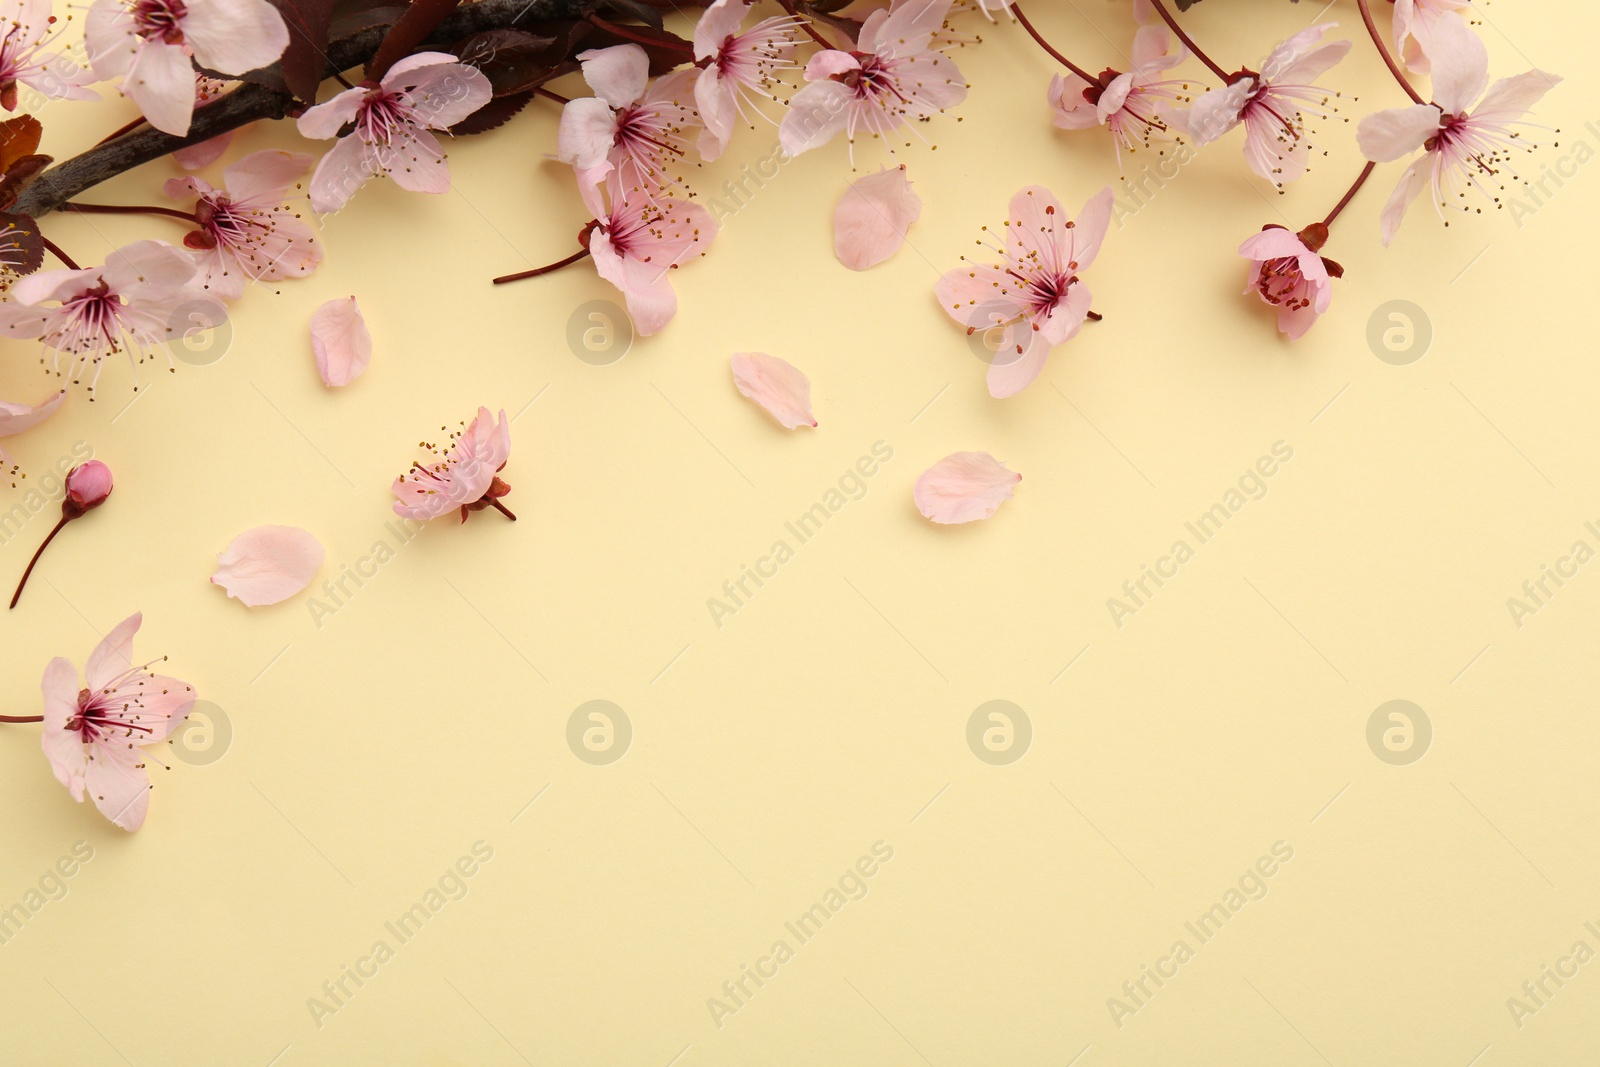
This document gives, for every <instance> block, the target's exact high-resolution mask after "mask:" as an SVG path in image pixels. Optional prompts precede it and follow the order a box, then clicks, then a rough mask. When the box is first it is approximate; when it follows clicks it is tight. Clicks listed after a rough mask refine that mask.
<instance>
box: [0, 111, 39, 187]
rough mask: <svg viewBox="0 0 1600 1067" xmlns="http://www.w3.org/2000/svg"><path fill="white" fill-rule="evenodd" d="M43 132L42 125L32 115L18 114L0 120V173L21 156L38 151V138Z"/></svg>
mask: <svg viewBox="0 0 1600 1067" xmlns="http://www.w3.org/2000/svg"><path fill="white" fill-rule="evenodd" d="M43 134H44V127H43V126H40V125H39V120H38V119H36V118H34V117H33V116H32V115H18V116H17V117H16V118H14V119H7V120H6V121H5V122H0V173H4V172H5V171H7V170H8V169H10V167H11V164H13V163H15V162H16V161H17V160H19V159H21V158H22V157H23V156H31V155H33V154H34V153H35V152H37V151H39V138H40V137H41V136H43Z"/></svg>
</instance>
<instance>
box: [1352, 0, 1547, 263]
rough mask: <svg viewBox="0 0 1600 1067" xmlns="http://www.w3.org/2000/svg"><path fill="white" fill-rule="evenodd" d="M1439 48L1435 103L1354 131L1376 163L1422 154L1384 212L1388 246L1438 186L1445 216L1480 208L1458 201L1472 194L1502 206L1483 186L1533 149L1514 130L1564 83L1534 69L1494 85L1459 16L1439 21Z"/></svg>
mask: <svg viewBox="0 0 1600 1067" xmlns="http://www.w3.org/2000/svg"><path fill="white" fill-rule="evenodd" d="M1433 44H1434V51H1433V56H1432V60H1433V98H1434V102H1433V103H1431V104H1414V105H1412V106H1411V107H1402V108H1392V109H1390V110H1387V111H1379V112H1377V113H1375V114H1372V115H1368V116H1367V117H1366V118H1364V119H1362V120H1361V126H1360V128H1359V129H1358V130H1357V133H1356V140H1357V142H1358V143H1359V144H1360V145H1361V151H1362V153H1363V154H1364V155H1365V156H1366V157H1367V158H1368V159H1370V160H1374V161H1375V162H1378V163H1387V162H1389V161H1390V160H1395V159H1399V158H1401V157H1402V156H1406V155H1409V154H1410V153H1412V152H1415V151H1416V150H1417V149H1419V148H1420V149H1422V150H1423V151H1422V155H1420V156H1418V157H1417V158H1416V159H1414V160H1412V162H1411V165H1410V166H1409V167H1407V168H1406V171H1405V173H1404V174H1403V175H1401V176H1400V183H1399V184H1398V185H1397V186H1395V190H1394V194H1393V195H1392V196H1391V197H1390V198H1389V202H1388V204H1387V205H1385V206H1384V209H1383V216H1382V219H1381V224H1382V232H1383V243H1384V244H1388V243H1389V242H1390V241H1392V240H1394V235H1395V233H1396V231H1398V230H1399V228H1400V220H1401V219H1403V218H1404V217H1405V213H1406V209H1407V208H1408V207H1410V206H1411V203H1412V201H1414V200H1415V199H1416V198H1417V197H1418V196H1420V195H1421V194H1422V190H1423V189H1424V188H1426V187H1431V188H1432V191H1433V202H1434V204H1436V205H1437V206H1438V209H1439V213H1440V215H1441V216H1442V215H1443V214H1444V208H1445V207H1447V206H1450V205H1455V206H1457V207H1460V208H1461V209H1462V210H1464V211H1471V210H1474V208H1473V207H1472V206H1469V205H1467V204H1461V203H1459V201H1461V200H1463V199H1464V198H1465V197H1466V196H1467V190H1468V189H1469V188H1470V189H1474V190H1477V191H1478V192H1479V193H1481V194H1483V196H1484V197H1485V198H1486V199H1488V200H1489V201H1490V202H1491V203H1493V204H1494V206H1495V207H1496V208H1498V207H1500V206H1501V204H1500V200H1501V198H1500V197H1499V196H1498V195H1497V194H1496V192H1495V191H1494V190H1491V189H1490V188H1488V187H1487V186H1486V184H1485V183H1487V182H1493V183H1494V184H1495V186H1496V187H1497V188H1498V189H1504V188H1505V187H1506V184H1507V183H1506V180H1505V178H1506V177H1507V176H1506V175H1503V174H1502V171H1504V170H1505V168H1506V166H1507V164H1508V163H1509V161H1510V160H1511V158H1512V154H1513V153H1514V152H1517V151H1524V152H1526V151H1532V149H1533V147H1534V146H1533V145H1531V144H1529V143H1528V142H1527V141H1525V140H1523V139H1522V137H1521V135H1520V133H1519V132H1518V131H1517V130H1515V129H1514V128H1513V126H1514V124H1516V123H1519V122H1521V121H1522V120H1523V117H1524V116H1525V115H1527V113H1528V109H1529V108H1531V107H1533V106H1534V105H1535V104H1537V103H1538V102H1539V101H1540V100H1541V99H1543V98H1544V94H1545V93H1547V92H1549V91H1550V90H1551V89H1553V88H1555V86H1556V85H1557V84H1559V83H1560V81H1561V78H1560V76H1558V75H1555V74H1547V73H1545V72H1544V71H1542V70H1530V71H1527V72H1525V73H1523V74H1518V75H1515V76H1513V77H1510V78H1501V79H1500V80H1499V81H1497V82H1495V83H1494V84H1493V85H1489V54H1488V51H1487V50H1486V49H1485V48H1484V47H1483V42H1482V41H1480V40H1479V39H1478V35H1477V34H1475V33H1473V32H1472V31H1471V30H1470V29H1468V28H1467V24H1466V23H1465V22H1464V21H1462V19H1461V17H1460V16H1459V15H1452V14H1447V15H1445V16H1444V17H1442V18H1441V19H1440V20H1439V24H1438V26H1437V27H1435V30H1434V36H1433ZM1485 86H1488V89H1487V91H1485ZM1513 184H1515V183H1514V182H1513ZM1476 210H1478V211H1482V210H1483V209H1482V208H1481V207H1478V208H1476ZM1446 225H1449V223H1448V222H1447V223H1446Z"/></svg>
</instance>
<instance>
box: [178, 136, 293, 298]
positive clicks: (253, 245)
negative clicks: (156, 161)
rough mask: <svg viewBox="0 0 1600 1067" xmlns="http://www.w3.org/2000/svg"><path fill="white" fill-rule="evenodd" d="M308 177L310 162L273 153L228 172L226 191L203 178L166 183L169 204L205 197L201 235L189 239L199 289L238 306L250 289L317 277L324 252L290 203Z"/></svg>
mask: <svg viewBox="0 0 1600 1067" xmlns="http://www.w3.org/2000/svg"><path fill="white" fill-rule="evenodd" d="M310 169H311V157H310V156H308V155H303V154H301V153H297V152H283V151H279V150H277V149H271V148H269V149H265V150H263V151H260V152H252V153H250V154H249V155H248V156H245V157H244V158H243V159H240V160H238V161H237V162H235V163H233V164H231V165H229V166H228V168H227V169H226V170H224V171H223V172H222V188H221V189H218V188H215V187H214V186H212V185H211V183H210V182H207V181H206V180H205V179H203V178H171V179H169V180H168V181H167V184H166V192H167V195H168V196H170V197H173V198H174V199H181V198H183V197H186V196H198V197H199V201H198V202H197V203H196V204H195V217H196V218H197V219H198V220H199V224H200V225H199V228H198V229H196V230H194V231H192V232H191V233H189V234H188V235H186V236H185V237H184V239H183V243H184V246H185V247H187V248H190V249H192V250H193V254H194V257H195V260H196V262H197V263H199V265H200V271H199V274H198V275H197V277H196V279H195V280H196V283H197V284H198V285H200V286H201V287H202V288H204V289H206V290H209V291H210V292H213V293H215V294H216V295H218V296H219V297H221V298H223V299H224V300H237V299H238V298H239V297H240V296H242V295H243V294H244V287H245V283H247V282H251V281H263V282H265V281H278V280H280V279H283V278H303V277H305V276H306V275H308V274H310V273H311V272H312V271H314V270H316V269H317V264H319V263H321V262H322V246H321V245H320V244H318V243H317V240H316V238H315V237H314V236H312V232H311V227H310V226H309V225H307V224H306V223H305V222H304V221H303V220H302V219H301V218H300V216H299V214H298V213H296V212H295V210H294V209H293V208H292V207H290V206H289V205H288V204H286V203H284V201H285V199H286V198H287V196H288V193H289V188H290V186H292V185H294V184H295V182H296V180H297V179H299V178H300V177H301V176H302V175H304V174H305V172H306V171H307V170H310Z"/></svg>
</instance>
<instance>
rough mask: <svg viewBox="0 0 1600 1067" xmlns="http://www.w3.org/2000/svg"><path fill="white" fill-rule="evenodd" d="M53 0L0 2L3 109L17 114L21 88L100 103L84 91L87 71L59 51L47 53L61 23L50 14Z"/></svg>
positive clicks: (88, 78)
mask: <svg viewBox="0 0 1600 1067" xmlns="http://www.w3.org/2000/svg"><path fill="white" fill-rule="evenodd" d="M50 7H51V0H0V26H3V27H4V28H5V33H4V35H3V36H0V106H3V107H4V108H5V109H6V110H7V111H15V110H16V109H17V104H18V102H19V101H18V93H17V86H18V85H26V86H27V87H28V88H30V89H32V90H33V91H34V92H36V93H39V94H40V95H41V96H44V97H45V98H47V99H51V100H98V99H99V98H100V94H99V93H97V92H95V91H94V90H93V89H86V88H84V86H85V84H86V83H88V82H89V81H91V80H93V78H92V76H91V75H90V73H89V72H88V71H87V70H84V69H83V68H82V67H80V66H78V65H77V64H76V63H74V62H72V60H70V59H68V58H67V57H66V56H65V55H63V54H62V53H61V52H60V51H54V52H52V51H48V50H47V49H48V48H49V46H50V45H51V44H52V43H54V39H55V37H56V35H57V34H58V33H59V32H60V30H61V26H62V23H61V22H60V21H59V20H57V18H56V16H55V15H53V14H51V13H50Z"/></svg>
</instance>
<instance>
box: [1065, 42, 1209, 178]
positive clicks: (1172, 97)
mask: <svg viewBox="0 0 1600 1067" xmlns="http://www.w3.org/2000/svg"><path fill="white" fill-rule="evenodd" d="M1170 43H1171V39H1170V35H1169V34H1168V32H1167V27H1166V26H1165V25H1164V24H1153V25H1149V26H1141V27H1139V30H1138V32H1137V33H1136V34H1135V35H1134V38H1133V54H1132V57H1131V58H1132V63H1131V64H1130V65H1129V69H1128V70H1127V71H1126V72H1119V71H1114V70H1107V71H1105V72H1104V73H1102V74H1101V75H1100V79H1101V83H1100V84H1096V85H1091V84H1089V83H1088V82H1086V81H1084V80H1083V79H1082V78H1081V77H1079V76H1078V75H1076V74H1066V75H1061V74H1058V75H1056V76H1055V77H1053V78H1051V79H1050V91H1049V101H1050V107H1051V109H1052V110H1053V111H1054V122H1055V124H1056V125H1057V126H1058V127H1060V128H1061V129H1063V130H1086V129H1091V128H1093V127H1095V126H1104V127H1105V128H1106V129H1107V130H1109V131H1110V133H1111V137H1112V143H1113V144H1115V146H1116V150H1117V161H1118V163H1119V164H1120V163H1121V161H1122V153H1123V151H1124V150H1125V149H1126V150H1129V151H1131V150H1132V149H1134V148H1136V147H1139V146H1144V147H1146V148H1148V147H1149V146H1150V142H1151V141H1152V139H1154V138H1157V137H1167V136H1169V134H1170V130H1169V128H1168V126H1167V122H1166V119H1165V118H1164V117H1163V116H1164V115H1165V114H1166V113H1167V112H1168V111H1170V110H1171V108H1172V106H1173V105H1174V104H1175V103H1176V102H1177V101H1179V100H1180V99H1183V98H1185V97H1187V92H1188V88H1189V84H1190V83H1189V82H1188V81H1186V80H1182V79H1163V78H1161V77H1159V75H1161V74H1163V73H1164V72H1166V71H1168V70H1171V69H1172V68H1173V67H1175V66H1177V65H1178V64H1179V63H1182V62H1183V61H1184V59H1185V58H1186V57H1187V55H1188V50H1187V49H1179V51H1178V52H1177V53H1175V54H1172V55H1169V54H1168V53H1167V48H1168V47H1169V45H1170Z"/></svg>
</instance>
